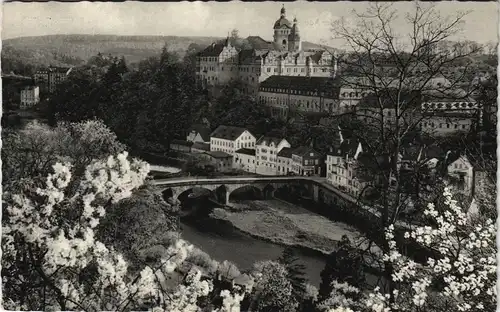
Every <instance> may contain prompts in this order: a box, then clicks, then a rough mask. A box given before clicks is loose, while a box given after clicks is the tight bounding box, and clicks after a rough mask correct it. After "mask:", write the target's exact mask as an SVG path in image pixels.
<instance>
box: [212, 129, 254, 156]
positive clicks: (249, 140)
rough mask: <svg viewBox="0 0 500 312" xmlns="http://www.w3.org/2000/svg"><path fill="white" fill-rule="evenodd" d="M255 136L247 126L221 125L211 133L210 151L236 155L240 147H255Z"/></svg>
mask: <svg viewBox="0 0 500 312" xmlns="http://www.w3.org/2000/svg"><path fill="white" fill-rule="evenodd" d="M255 141H256V139H255V136H254V135H253V134H252V133H250V131H248V129H246V128H242V127H233V126H223V125H221V126H219V127H217V129H215V131H214V132H212V134H211V135H210V151H221V152H226V153H228V154H231V155H234V152H235V151H237V150H239V149H240V148H255Z"/></svg>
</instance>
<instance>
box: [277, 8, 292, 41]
mask: <svg viewBox="0 0 500 312" xmlns="http://www.w3.org/2000/svg"><path fill="white" fill-rule="evenodd" d="M273 29H274V44H275V46H276V47H277V48H278V49H279V50H288V47H289V45H288V44H289V42H288V39H289V36H290V33H291V32H292V24H291V23H290V21H288V20H287V19H286V11H285V6H284V5H283V7H282V8H281V11H280V18H279V19H278V20H277V21H276V22H275V23H274V27H273Z"/></svg>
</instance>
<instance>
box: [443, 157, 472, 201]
mask: <svg viewBox="0 0 500 312" xmlns="http://www.w3.org/2000/svg"><path fill="white" fill-rule="evenodd" d="M447 163H449V165H448V167H447V173H448V177H449V182H450V183H451V184H452V185H453V186H454V188H455V190H456V191H457V192H458V193H461V194H464V195H466V196H470V195H472V191H473V186H474V167H473V165H472V163H471V162H470V160H469V158H468V157H467V156H466V155H460V154H455V155H454V154H453V153H451V154H450V156H449V157H448V159H447Z"/></svg>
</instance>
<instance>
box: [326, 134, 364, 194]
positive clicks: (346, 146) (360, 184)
mask: <svg viewBox="0 0 500 312" xmlns="http://www.w3.org/2000/svg"><path fill="white" fill-rule="evenodd" d="M362 152H363V148H362V145H361V143H359V142H357V141H350V140H346V141H343V142H342V143H341V144H340V146H339V147H338V148H333V147H332V148H331V149H330V152H329V153H327V156H326V170H327V172H326V178H327V181H328V182H329V183H331V184H332V185H333V186H335V187H336V188H338V189H340V190H342V191H345V192H346V193H349V194H351V195H353V196H358V195H359V194H361V192H362V189H363V188H364V187H365V186H366V184H367V183H368V179H366V177H365V176H364V175H362V174H361V172H359V170H358V167H359V163H358V157H359V156H360V155H361V153H362Z"/></svg>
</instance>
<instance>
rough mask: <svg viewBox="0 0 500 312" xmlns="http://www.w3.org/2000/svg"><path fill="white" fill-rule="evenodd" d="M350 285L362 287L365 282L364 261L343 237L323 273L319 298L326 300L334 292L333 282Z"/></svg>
mask: <svg viewBox="0 0 500 312" xmlns="http://www.w3.org/2000/svg"><path fill="white" fill-rule="evenodd" d="M333 281H337V282H339V283H344V282H346V283H348V284H349V285H351V286H354V287H357V288H359V287H361V286H363V283H364V281H365V277H364V272H363V261H362V258H361V255H360V253H359V251H357V250H356V249H355V248H354V247H353V246H352V244H351V241H350V240H349V238H348V237H347V236H346V235H343V236H342V240H341V241H340V242H339V244H338V246H337V248H336V250H335V251H333V252H332V253H331V254H330V256H329V257H328V260H327V262H326V264H325V268H324V269H323V271H321V284H320V286H319V297H320V298H321V299H326V298H327V297H329V296H330V294H331V292H332V291H333V285H332V282H333Z"/></svg>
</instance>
